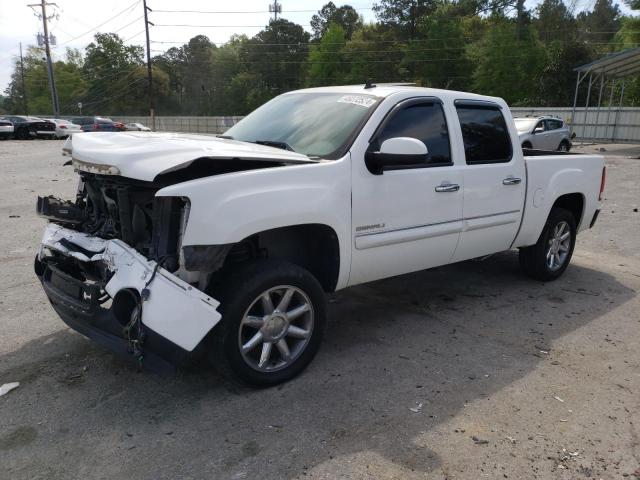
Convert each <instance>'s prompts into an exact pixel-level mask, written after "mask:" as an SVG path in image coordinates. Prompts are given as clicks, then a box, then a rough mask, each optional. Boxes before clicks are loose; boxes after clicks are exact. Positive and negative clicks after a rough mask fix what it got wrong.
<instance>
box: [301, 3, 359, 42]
mask: <svg viewBox="0 0 640 480" xmlns="http://www.w3.org/2000/svg"><path fill="white" fill-rule="evenodd" d="M310 23H311V28H312V29H313V38H314V39H315V40H319V39H320V38H322V37H323V36H324V34H325V33H326V31H327V30H328V28H329V26H330V25H331V24H335V25H340V27H342V29H343V31H344V36H345V37H346V38H351V36H352V35H353V32H355V31H356V30H357V29H358V28H360V27H361V26H362V19H361V18H360V16H359V15H358V12H356V10H355V8H353V7H352V6H350V5H342V6H341V7H336V5H335V4H334V3H333V2H329V3H327V4H326V5H324V6H323V7H322V8H321V9H320V10H319V11H318V13H317V14H315V15H314V16H313V17H311V22H310Z"/></svg>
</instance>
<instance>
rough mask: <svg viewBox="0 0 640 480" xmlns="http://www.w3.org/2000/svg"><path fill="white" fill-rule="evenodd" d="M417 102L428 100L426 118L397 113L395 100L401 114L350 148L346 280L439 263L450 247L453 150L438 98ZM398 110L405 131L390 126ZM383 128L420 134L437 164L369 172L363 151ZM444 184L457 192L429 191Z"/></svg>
mask: <svg viewBox="0 0 640 480" xmlns="http://www.w3.org/2000/svg"><path fill="white" fill-rule="evenodd" d="M411 100H412V102H416V101H417V100H416V99H411ZM421 100H424V101H425V102H427V103H428V102H431V107H429V108H425V109H424V115H426V116H427V117H428V119H427V120H423V117H416V112H417V110H414V111H412V112H411V113H408V112H407V111H406V110H403V109H405V108H409V107H405V106H404V102H401V103H400V104H399V105H398V108H397V110H398V112H400V111H404V112H405V113H404V114H402V113H398V112H396V113H395V114H394V113H392V116H390V117H389V118H388V119H385V122H386V124H385V123H383V125H382V126H381V131H380V132H376V134H374V136H373V138H372V140H371V144H370V143H369V142H368V141H366V140H365V141H361V142H356V143H355V144H354V146H353V148H352V151H351V163H352V188H353V190H352V198H353V206H352V234H353V245H354V249H353V255H352V264H351V275H350V278H349V284H350V285H354V284H358V283H363V282H367V281H372V280H377V279H379V278H383V277H389V276H392V275H399V274H403V273H408V272H413V271H417V270H422V269H425V268H429V267H434V266H438V265H443V264H446V263H448V262H449V261H450V260H451V256H452V255H453V252H454V250H455V247H456V244H457V241H458V237H459V232H460V229H461V227H462V203H463V193H464V188H463V176H462V170H461V169H462V167H461V166H460V165H453V164H452V163H453V160H454V159H453V156H452V155H454V154H453V153H452V152H451V148H450V145H449V135H448V128H447V124H446V121H448V120H449V119H448V118H447V119H446V121H445V116H444V113H443V111H442V107H441V106H440V104H439V101H437V100H435V101H434V99H426V98H425V99H421ZM434 103H435V104H436V105H437V107H434V106H433V104H434ZM430 109H431V110H430ZM437 112H440V113H439V114H438V115H439V116H438V115H436V113H437ZM403 115H404V117H405V118H404V120H402V121H405V122H406V123H407V127H406V128H405V127H403V125H401V124H399V123H397V122H400V121H401V119H402V118H403ZM394 120H396V121H397V122H396V123H394ZM421 129H426V130H427V134H426V135H423V134H422V133H421V132H422V130H421ZM388 132H393V133H391V135H392V136H393V137H399V136H409V137H412V138H418V139H420V140H421V141H423V142H424V143H425V145H426V146H427V149H428V150H429V152H430V154H431V155H432V156H431V157H430V158H431V159H432V160H434V161H436V162H437V164H436V165H429V164H425V165H424V166H418V167H417V168H415V167H413V168H407V169H399V170H387V171H385V172H384V173H383V174H382V175H374V174H372V173H371V172H370V171H369V170H368V169H367V167H366V165H365V161H364V157H365V153H366V151H367V149H369V148H373V149H375V148H376V147H377V146H378V145H377V143H378V140H379V139H380V138H383V139H384V138H386V134H387V133H388ZM443 163H446V164H443ZM450 184H454V185H457V186H458V189H457V190H455V189H452V188H445V189H442V188H439V189H438V190H450V191H436V187H441V186H443V185H450Z"/></svg>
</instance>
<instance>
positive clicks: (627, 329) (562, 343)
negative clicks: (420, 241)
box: [0, 141, 640, 479]
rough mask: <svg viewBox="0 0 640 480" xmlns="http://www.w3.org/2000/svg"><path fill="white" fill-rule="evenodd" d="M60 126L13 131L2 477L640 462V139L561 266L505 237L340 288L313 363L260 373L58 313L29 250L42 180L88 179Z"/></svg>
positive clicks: (499, 468) (529, 468)
mask: <svg viewBox="0 0 640 480" xmlns="http://www.w3.org/2000/svg"><path fill="white" fill-rule="evenodd" d="M61 145H62V144H61V142H55V141H31V142H15V141H5V142H0V172H2V180H3V181H2V189H1V190H0V266H1V267H2V275H0V326H1V331H2V335H1V336H0V384H3V383H7V382H13V381H19V382H20V383H21V385H20V387H19V388H17V389H16V390H13V391H11V392H10V393H8V394H7V395H5V396H3V397H1V398H0V478H7V479H39V478H42V479H58V478H59V479H75V478H78V479H80V478H82V479H85V478H91V479H102V478H105V479H106V478H139V479H175V478H194V479H200V478H233V479H242V478H247V479H253V478H278V479H281V478H287V479H289V478H303V477H304V478H326V479H335V478H363V479H364V478H371V479H391V478H397V479H413V478H429V479H430V478H433V479H444V478H448V479H454V478H456V479H479V478H491V479H492V478H516V479H529V478H540V479H574V478H596V479H597V478H602V479H613V478H630V479H633V478H640V409H639V407H640V369H639V366H640V365H639V364H640V353H639V352H640V344H639V340H640V313H639V312H640V301H639V299H638V293H637V291H638V289H640V249H639V248H638V247H639V246H640V213H638V212H637V208H638V207H639V206H640V205H639V203H640V190H639V186H638V185H640V160H635V159H633V158H630V157H633V156H637V155H638V154H639V153H640V149H639V148H636V147H633V148H632V147H629V146H605V148H606V149H607V151H606V152H604V154H605V155H607V165H608V167H609V169H608V173H609V177H608V184H607V202H606V206H605V208H604V210H603V212H602V215H601V216H600V219H599V221H598V223H597V225H596V228H595V229H593V230H591V231H588V232H585V233H584V234H582V235H581V236H580V238H579V240H578V243H577V246H576V252H575V254H574V258H573V264H572V266H571V267H570V268H569V270H568V271H567V272H566V274H565V275H564V276H563V277H562V278H561V279H560V280H558V281H556V282H554V283H547V284H544V283H538V282H535V281H532V280H529V279H527V278H525V277H524V276H523V275H521V274H520V272H519V269H518V264H517V263H518V262H517V255H516V253H515V252H506V253H502V254H499V255H495V256H493V257H491V258H489V259H486V260H484V261H469V262H464V263H461V264H456V265H451V266H448V267H444V268H438V269H435V270H430V271H425V272H420V273H416V274H411V275H405V276H401V277H396V278H392V279H388V280H384V281H380V282H376V283H372V284H368V285H364V286H360V287H356V288H352V289H349V290H346V291H342V292H339V293H338V294H336V295H335V296H333V297H332V298H331V300H330V309H329V313H330V323H329V326H328V329H327V335H326V341H325V344H324V345H323V348H322V349H321V351H320V354H319V355H318V357H317V358H316V360H315V361H314V362H313V363H312V364H311V366H310V367H309V368H308V369H307V370H306V372H305V373H304V374H303V375H302V376H300V377H298V378H297V379H296V380H294V381H292V382H289V383H287V384H285V385H282V386H280V387H278V388H272V389H268V390H252V389H249V388H245V387H239V386H237V385H235V384H231V383H228V382H225V381H224V380H223V379H222V378H220V377H219V376H218V375H217V374H216V373H215V372H213V371H212V370H211V369H210V368H209V367H207V366H206V365H201V364H196V365H192V366H190V367H189V368H187V369H185V370H184V371H181V372H180V373H178V374H176V375H174V376H169V377H160V376H158V375H155V374H151V373H137V372H136V370H135V368H133V367H132V366H131V365H129V364H128V363H126V362H124V361H122V360H119V359H117V358H115V357H114V356H112V354H110V353H109V352H107V351H105V350H103V349H101V348H100V347H98V346H97V345H95V344H93V343H91V342H90V341H88V340H86V339H85V338H84V337H82V336H80V335H79V334H76V333H75V332H73V331H71V330H70V329H68V328H66V326H65V325H64V324H63V323H62V321H61V320H59V319H58V318H57V317H56V315H55V314H54V313H53V310H52V309H51V308H50V306H49V305H48V303H47V301H46V298H45V295H44V294H43V292H42V290H41V288H40V286H39V283H38V281H37V279H36V277H35V275H34V274H33V272H32V259H33V255H34V253H35V251H36V248H37V245H38V243H39V239H40V237H41V232H42V229H43V226H44V221H42V220H41V219H38V218H37V217H36V216H35V214H34V204H35V197H36V195H37V194H55V195H59V196H63V197H67V198H71V197H72V195H73V192H74V189H75V184H76V181H75V178H74V174H73V172H72V170H71V169H70V168H69V167H62V166H61V165H62V163H63V158H62V157H61V156H60V147H61ZM597 147H598V146H596V147H593V146H588V147H584V148H583V150H585V151H593V150H594V148H597Z"/></svg>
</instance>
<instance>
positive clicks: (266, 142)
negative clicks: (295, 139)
mask: <svg viewBox="0 0 640 480" xmlns="http://www.w3.org/2000/svg"><path fill="white" fill-rule="evenodd" d="M251 143H257V144H258V145H266V146H267V147H275V148H281V149H282V150H289V151H290V152H295V150H294V149H293V148H292V147H291V145H289V144H288V143H286V142H278V141H277V140H254V141H253V142H251Z"/></svg>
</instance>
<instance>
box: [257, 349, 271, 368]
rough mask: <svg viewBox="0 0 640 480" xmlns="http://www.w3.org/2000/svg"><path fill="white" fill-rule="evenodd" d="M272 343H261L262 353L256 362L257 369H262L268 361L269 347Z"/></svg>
mask: <svg viewBox="0 0 640 480" xmlns="http://www.w3.org/2000/svg"><path fill="white" fill-rule="evenodd" d="M272 346H273V343H263V344H262V353H261V354H260V361H259V362H258V367H260V368H262V367H264V366H265V365H266V363H267V362H268V361H269V357H270V356H271V347H272Z"/></svg>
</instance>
